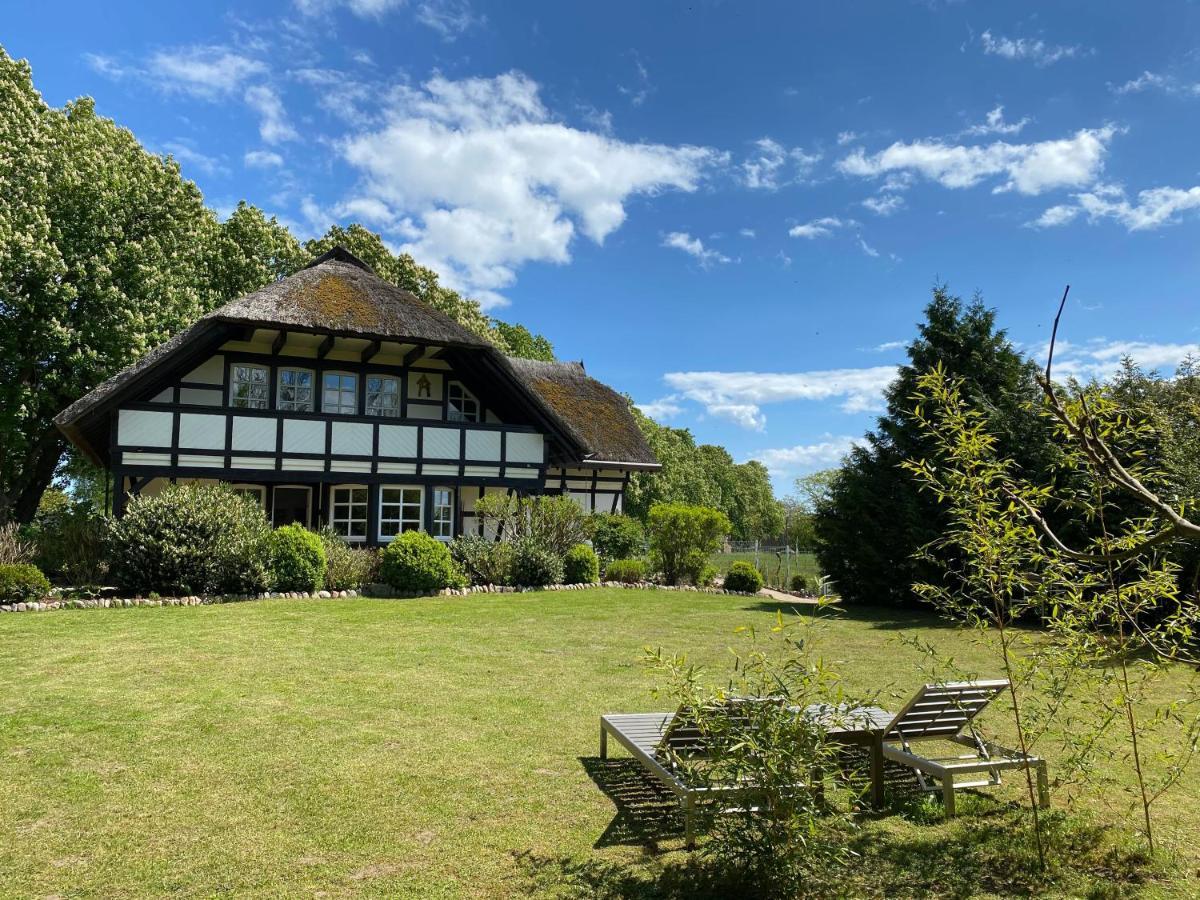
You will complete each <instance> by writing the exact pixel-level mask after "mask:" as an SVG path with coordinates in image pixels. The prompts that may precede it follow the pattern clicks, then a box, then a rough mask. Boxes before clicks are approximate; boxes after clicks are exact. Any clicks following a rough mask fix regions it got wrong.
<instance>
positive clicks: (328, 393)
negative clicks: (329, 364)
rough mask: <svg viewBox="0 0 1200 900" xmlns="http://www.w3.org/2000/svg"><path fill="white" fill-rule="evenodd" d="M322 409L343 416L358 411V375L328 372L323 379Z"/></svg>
mask: <svg viewBox="0 0 1200 900" xmlns="http://www.w3.org/2000/svg"><path fill="white" fill-rule="evenodd" d="M321 411H322V412H327V413H335V414H337V415H342V416H352V415H354V414H355V413H357V412H358V376H357V375H351V374H350V373H349V372H326V373H325V375H324V376H323V377H322V379H321Z"/></svg>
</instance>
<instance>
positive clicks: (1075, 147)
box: [837, 125, 1117, 194]
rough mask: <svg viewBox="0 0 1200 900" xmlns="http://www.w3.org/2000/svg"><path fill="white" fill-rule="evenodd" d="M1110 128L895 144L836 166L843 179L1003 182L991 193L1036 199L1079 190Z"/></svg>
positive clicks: (1097, 166) (1098, 161) (1100, 161)
mask: <svg viewBox="0 0 1200 900" xmlns="http://www.w3.org/2000/svg"><path fill="white" fill-rule="evenodd" d="M1116 133H1117V129H1116V128H1115V127H1114V126H1111V125H1106V126H1104V127H1103V128H1084V129H1081V130H1079V131H1077V132H1076V133H1075V134H1074V135H1073V136H1071V137H1069V138H1061V139H1059V140H1052V141H1040V142H1038V143H1032V144H1011V143H1007V142H1005V141H995V142H994V143H991V144H987V145H971V146H966V145H961V144H947V143H944V142H942V141H938V140H921V141H913V142H911V143H901V142H897V143H894V144H892V145H891V146H890V147H888V148H887V149H885V150H882V151H880V152H879V153H876V154H874V155H872V156H867V155H866V154H865V153H864V152H863V150H862V149H858V150H855V151H854V152H853V153H851V154H850V155H848V156H846V157H845V158H843V159H841V160H838V162H837V168H838V169H839V170H840V171H841V172H843V173H845V174H847V175H858V176H861V177H864V178H870V177H876V176H879V175H886V174H888V173H890V172H911V173H916V174H920V175H923V176H924V177H925V178H928V179H931V180H933V181H936V182H938V183H939V184H941V185H942V186H943V187H947V188H966V187H973V186H974V185H976V184H978V183H979V182H980V181H982V180H984V179H985V178H996V177H999V178H1001V179H1003V180H1002V181H1001V182H1000V184H998V185H997V186H996V187H995V188H993V190H994V191H995V192H1000V191H1007V190H1015V191H1018V192H1019V193H1022V194H1040V193H1043V192H1044V191H1048V190H1053V189H1056V188H1064V187H1083V186H1085V185H1088V184H1091V183H1092V182H1093V181H1095V179H1096V177H1097V176H1098V175H1099V174H1100V172H1101V171H1102V170H1103V168H1104V155H1105V153H1106V152H1107V148H1108V142H1109V141H1110V140H1111V139H1112V137H1113V135H1114V134H1116Z"/></svg>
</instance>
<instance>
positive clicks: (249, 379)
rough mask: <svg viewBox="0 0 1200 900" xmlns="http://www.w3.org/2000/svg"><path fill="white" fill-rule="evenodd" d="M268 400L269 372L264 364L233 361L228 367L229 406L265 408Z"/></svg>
mask: <svg viewBox="0 0 1200 900" xmlns="http://www.w3.org/2000/svg"><path fill="white" fill-rule="evenodd" d="M270 401H271V385H270V374H269V372H268V371H267V368H266V366H251V365H245V364H243V363H235V364H234V365H233V366H231V367H230V369H229V405H230V406H236V407H237V408H238V409H266V408H267V407H268V406H269V405H270Z"/></svg>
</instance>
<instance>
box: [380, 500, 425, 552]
mask: <svg viewBox="0 0 1200 900" xmlns="http://www.w3.org/2000/svg"><path fill="white" fill-rule="evenodd" d="M421 499H422V497H421V488H419V487H384V488H380V490H379V537H380V538H381V539H383V540H388V539H390V538H394V537H395V536H396V535H398V534H400V533H402V532H405V531H420V530H421Z"/></svg>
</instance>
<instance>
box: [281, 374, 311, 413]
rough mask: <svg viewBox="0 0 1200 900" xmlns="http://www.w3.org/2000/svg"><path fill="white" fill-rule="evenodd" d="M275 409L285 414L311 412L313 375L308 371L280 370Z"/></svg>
mask: <svg viewBox="0 0 1200 900" xmlns="http://www.w3.org/2000/svg"><path fill="white" fill-rule="evenodd" d="M275 408H276V409H282V410H284V411H285V412H312V408H313V373H312V372H310V371H309V370H308V369H280V370H279V387H278V389H277V393H276V395H275Z"/></svg>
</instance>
